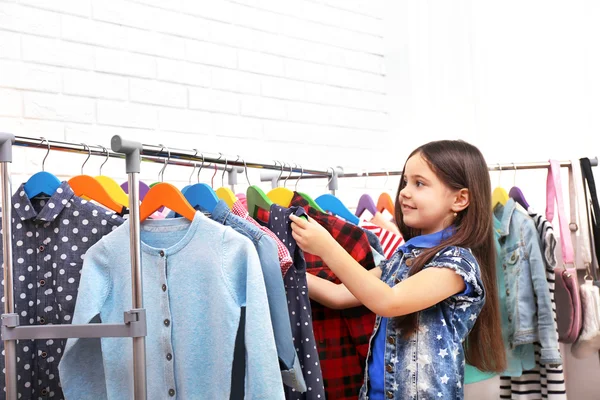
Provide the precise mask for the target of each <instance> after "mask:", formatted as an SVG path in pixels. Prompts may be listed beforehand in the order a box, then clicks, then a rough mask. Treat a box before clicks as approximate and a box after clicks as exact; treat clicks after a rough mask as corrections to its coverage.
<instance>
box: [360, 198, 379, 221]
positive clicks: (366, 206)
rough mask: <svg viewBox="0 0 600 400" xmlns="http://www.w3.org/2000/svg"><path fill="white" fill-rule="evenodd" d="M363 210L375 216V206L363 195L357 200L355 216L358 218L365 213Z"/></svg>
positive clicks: (371, 200) (371, 199)
mask: <svg viewBox="0 0 600 400" xmlns="http://www.w3.org/2000/svg"><path fill="white" fill-rule="evenodd" d="M365 210H369V212H370V213H371V214H373V215H375V213H376V212H377V206H376V205H375V202H374V201H373V198H372V197H371V196H369V195H368V194H363V195H362V196H360V200H358V206H357V207H356V213H355V215H356V216H357V217H360V216H361V215H362V214H363V213H364V212H365Z"/></svg>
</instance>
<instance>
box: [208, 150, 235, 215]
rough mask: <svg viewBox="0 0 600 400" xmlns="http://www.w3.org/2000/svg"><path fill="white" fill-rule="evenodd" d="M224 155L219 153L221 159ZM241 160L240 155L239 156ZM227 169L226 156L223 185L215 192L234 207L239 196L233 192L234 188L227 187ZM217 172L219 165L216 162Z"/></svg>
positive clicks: (222, 177)
mask: <svg viewBox="0 0 600 400" xmlns="http://www.w3.org/2000/svg"><path fill="white" fill-rule="evenodd" d="M221 156H222V154H221V153H219V158H218V159H220V158H221ZM238 160H239V157H238ZM226 171H227V157H225V167H224V168H223V174H222V175H221V187H220V188H218V189H217V190H215V193H216V194H217V197H218V198H219V199H221V200H223V201H224V202H225V203H226V204H227V206H228V207H229V208H230V209H231V207H233V205H234V204H235V202H236V201H238V198H237V197H236V195H235V193H233V190H231V189H229V188H228V187H225V184H224V182H225V172H226ZM216 174H217V165H216V164H215V175H216ZM213 179H214V175H213Z"/></svg>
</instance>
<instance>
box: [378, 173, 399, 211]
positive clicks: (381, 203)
mask: <svg viewBox="0 0 600 400" xmlns="http://www.w3.org/2000/svg"><path fill="white" fill-rule="evenodd" d="M386 174H387V178H386V181H385V183H384V187H386V186H387V181H388V179H389V178H390V173H389V172H388V171H386ZM386 210H387V212H389V213H390V214H392V215H395V214H394V213H395V212H396V205H395V204H394V200H393V199H392V196H391V195H390V194H389V193H388V192H383V193H381V194H380V195H379V199H377V211H379V212H383V211H386Z"/></svg>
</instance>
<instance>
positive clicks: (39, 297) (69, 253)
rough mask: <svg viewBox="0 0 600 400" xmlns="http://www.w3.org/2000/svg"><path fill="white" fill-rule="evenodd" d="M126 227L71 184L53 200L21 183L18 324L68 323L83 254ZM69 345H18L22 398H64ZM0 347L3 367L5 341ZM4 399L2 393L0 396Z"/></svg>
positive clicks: (15, 241)
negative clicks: (33, 194) (63, 366)
mask: <svg viewBox="0 0 600 400" xmlns="http://www.w3.org/2000/svg"><path fill="white" fill-rule="evenodd" d="M122 223H123V219H122V218H121V217H119V216H118V215H116V214H114V213H113V212H112V211H106V209H104V208H102V207H100V206H97V205H95V204H93V203H91V202H88V201H87V200H83V199H82V198H79V197H77V196H75V194H74V193H73V190H72V189H71V187H70V186H69V184H68V183H67V182H62V183H61V185H60V186H59V187H58V188H57V189H56V192H55V193H54V194H53V195H52V196H51V197H50V198H49V199H40V198H33V199H30V198H28V197H27V195H26V194H25V190H24V185H21V186H20V187H19V189H18V190H17V191H16V192H15V194H14V195H13V196H12V236H13V237H12V250H13V273H14V279H13V289H14V304H15V313H16V314H19V320H20V325H22V326H26V325H46V324H56V325H58V324H70V323H71V319H72V317H73V309H74V307H75V301H76V299H77V288H78V287H79V277H80V271H81V266H82V263H83V258H84V254H86V252H87V250H88V249H89V248H90V247H91V246H92V245H94V244H95V243H96V242H97V241H98V240H100V239H101V238H102V237H103V236H104V235H106V234H108V233H110V232H111V231H112V230H113V229H114V228H116V227H117V226H119V225H121V224H122ZM2 251H3V249H2V248H0V254H1V253H2ZM2 257H3V255H2ZM2 302H4V298H3V300H2ZM65 344H66V339H50V340H21V341H19V342H18V343H17V371H18V375H19V376H20V379H18V381H17V393H18V396H19V398H21V399H33V398H36V399H37V398H52V399H64V395H63V392H62V389H61V387H60V382H59V375H58V363H59V361H60V360H61V357H62V355H63V350H64V348H65ZM0 346H1V348H2V355H0V363H1V364H2V365H4V342H1V343H0ZM2 371H3V372H2V382H3V383H2V384H3V385H4V382H5V379H4V369H2ZM5 396H6V392H5V391H4V390H0V398H2V399H4V398H5Z"/></svg>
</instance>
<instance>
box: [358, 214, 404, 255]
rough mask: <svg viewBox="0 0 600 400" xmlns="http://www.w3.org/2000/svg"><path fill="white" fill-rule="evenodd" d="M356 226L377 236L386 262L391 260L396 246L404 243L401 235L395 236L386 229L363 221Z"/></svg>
mask: <svg viewBox="0 0 600 400" xmlns="http://www.w3.org/2000/svg"><path fill="white" fill-rule="evenodd" d="M358 226H360V227H361V228H363V229H365V230H367V231H369V232H372V233H374V234H375V235H376V236H377V238H378V239H379V241H380V242H381V247H383V255H384V256H385V258H386V259H388V260H389V259H390V258H392V256H393V255H394V252H395V251H396V249H397V248H398V246H400V245H401V244H402V243H404V239H403V238H402V236H401V235H396V234H395V233H393V232H391V231H388V230H387V229H384V228H381V227H379V226H378V225H375V224H374V223H372V222H368V221H364V220H363V221H360V223H359V224H358Z"/></svg>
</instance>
